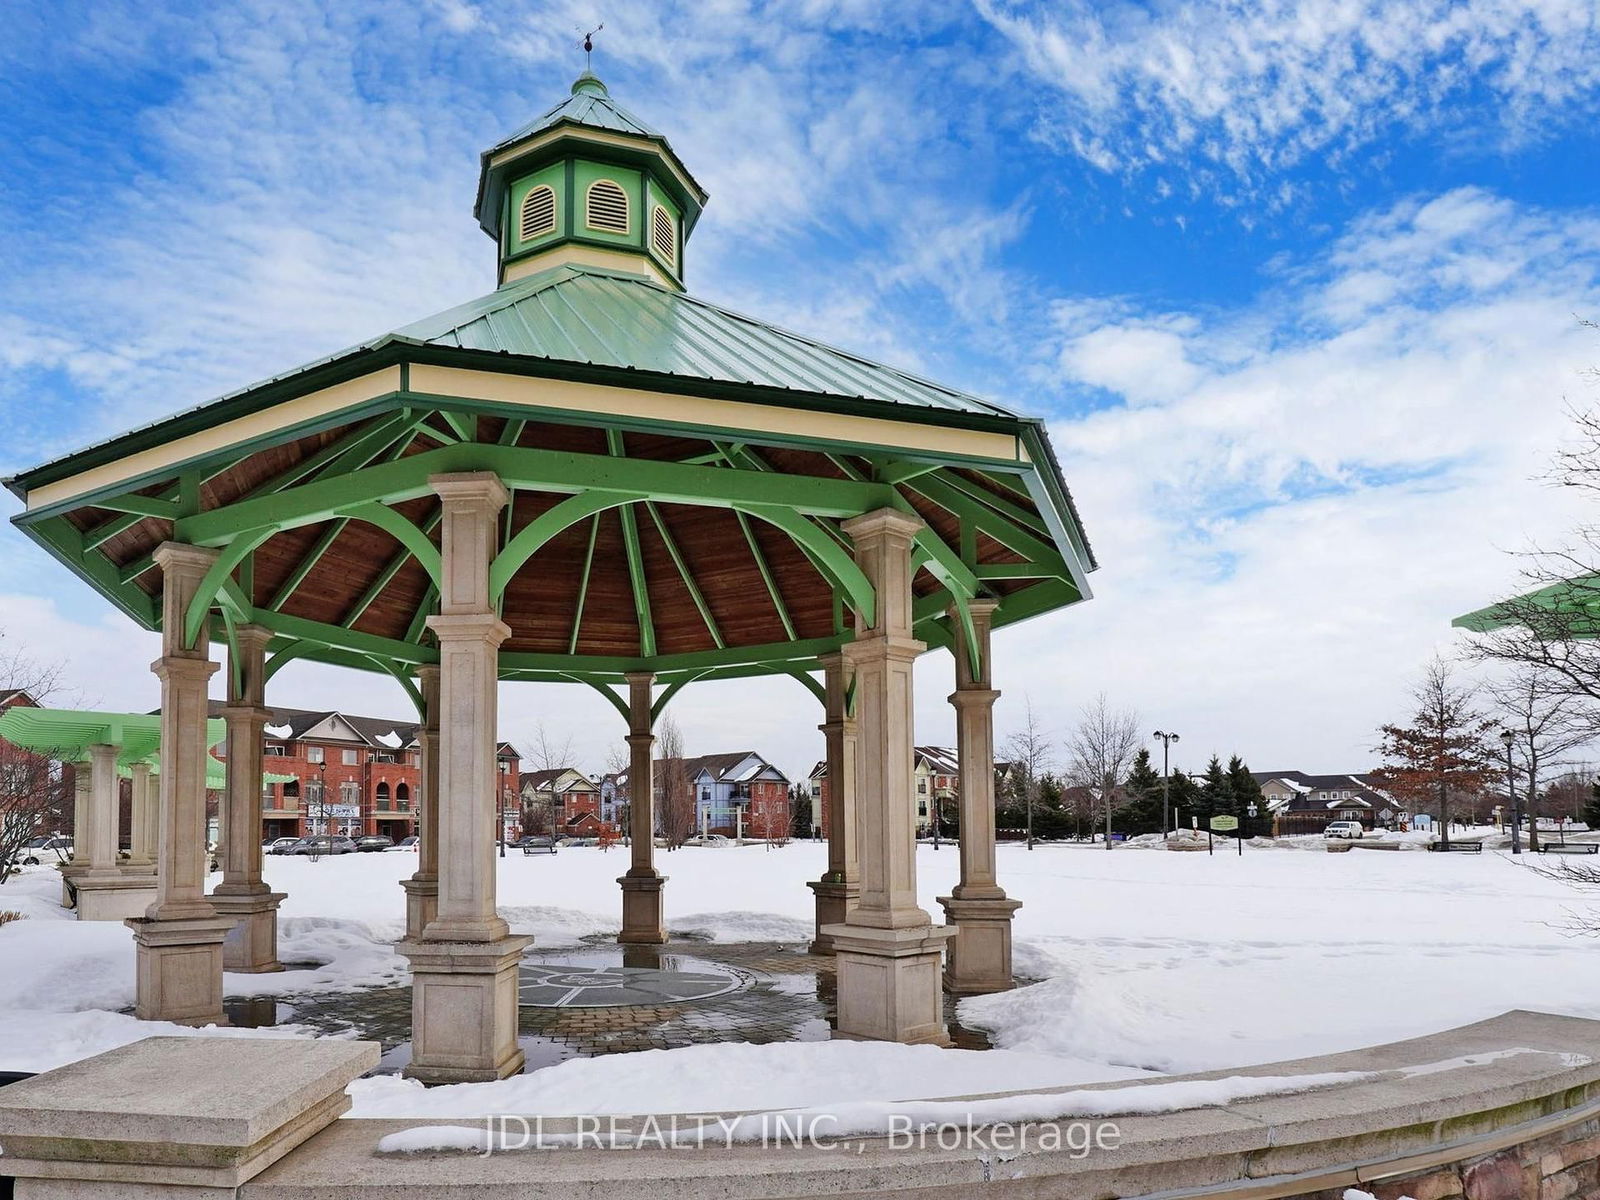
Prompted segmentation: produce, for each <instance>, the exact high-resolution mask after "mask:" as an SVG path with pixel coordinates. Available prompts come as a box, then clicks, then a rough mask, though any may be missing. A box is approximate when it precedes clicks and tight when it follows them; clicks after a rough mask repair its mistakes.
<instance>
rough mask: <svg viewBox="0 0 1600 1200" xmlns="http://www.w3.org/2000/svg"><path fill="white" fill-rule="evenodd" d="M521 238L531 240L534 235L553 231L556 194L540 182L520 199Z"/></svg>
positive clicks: (542, 234) (538, 235) (554, 226)
mask: <svg viewBox="0 0 1600 1200" xmlns="http://www.w3.org/2000/svg"><path fill="white" fill-rule="evenodd" d="M519 228H520V230H521V235H522V240H523V241H525V242H531V241H532V240H533V239H534V238H536V237H543V236H544V235H545V234H547V233H554V232H555V228H556V194H555V192H554V190H552V189H551V188H548V187H546V186H545V185H543V184H540V185H539V186H538V187H536V188H534V189H533V190H532V191H530V192H529V193H528V194H527V196H526V197H525V198H524V199H523V201H522V222H521V225H520V227H519Z"/></svg>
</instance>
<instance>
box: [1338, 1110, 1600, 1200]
mask: <svg viewBox="0 0 1600 1200" xmlns="http://www.w3.org/2000/svg"><path fill="white" fill-rule="evenodd" d="M1366 1190H1368V1191H1370V1192H1371V1194H1372V1195H1373V1196H1375V1197H1377V1200H1406V1198H1409V1200H1453V1198H1454V1197H1464V1198H1465V1200H1591V1198H1593V1197H1600V1119H1590V1120H1587V1121H1583V1122H1581V1123H1579V1124H1577V1125H1571V1126H1568V1127H1567V1128H1566V1129H1562V1130H1558V1131H1556V1132H1554V1133H1550V1134H1546V1135H1545V1136H1544V1137H1537V1138H1533V1139H1532V1140H1530V1141H1526V1142H1523V1143H1521V1144H1520V1145H1516V1146H1512V1147H1509V1148H1508V1149H1505V1150H1502V1151H1500V1152H1499V1153H1497V1154H1491V1155H1488V1156H1487V1157H1481V1156H1480V1157H1477V1158H1472V1159H1468V1160H1466V1161H1463V1162H1458V1163H1451V1164H1449V1165H1447V1166H1443V1167H1437V1168H1434V1169H1432V1170H1427V1171H1418V1172H1415V1173H1413V1174H1409V1175H1400V1176H1396V1177H1395V1178H1393V1179H1387V1180H1384V1181H1383V1182H1382V1183H1374V1184H1370V1185H1369V1186H1368V1188H1367V1189H1366ZM1309 1195H1310V1196H1311V1197H1315V1198H1316V1200H1342V1197H1343V1195H1344V1192H1343V1190H1341V1189H1330V1190H1326V1191H1321V1192H1312V1193H1309Z"/></svg>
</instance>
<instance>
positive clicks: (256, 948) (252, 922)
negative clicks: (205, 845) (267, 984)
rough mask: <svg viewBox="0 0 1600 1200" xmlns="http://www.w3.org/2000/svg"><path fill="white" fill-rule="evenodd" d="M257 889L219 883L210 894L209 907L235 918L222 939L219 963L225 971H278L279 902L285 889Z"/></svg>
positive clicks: (279, 964)
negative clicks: (238, 887) (220, 962)
mask: <svg viewBox="0 0 1600 1200" xmlns="http://www.w3.org/2000/svg"><path fill="white" fill-rule="evenodd" d="M257 886H258V888H259V890H252V891H237V892H236V891H233V890H231V889H230V888H229V887H228V885H227V884H223V883H219V884H218V885H217V890H216V891H215V892H213V893H212V894H211V907H212V908H214V909H216V910H217V916H219V917H226V918H228V919H230V920H232V921H234V922H235V924H234V926H233V928H232V929H231V930H229V931H228V936H227V937H226V938H225V939H224V940H223V943H222V967H223V969H224V970H226V971H243V972H246V973H249V974H262V973H265V972H268V971H281V970H283V964H282V963H281V962H279V961H278V905H280V904H282V903H283V901H284V897H285V896H286V894H287V893H284V892H273V891H268V890H267V886H266V884H264V883H263V884H259V885H257Z"/></svg>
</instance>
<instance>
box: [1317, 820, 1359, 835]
mask: <svg viewBox="0 0 1600 1200" xmlns="http://www.w3.org/2000/svg"><path fill="white" fill-rule="evenodd" d="M1366 835H1367V831H1366V830H1365V829H1363V828H1362V827H1361V822H1360V821H1329V822H1328V827H1327V828H1326V829H1324V830H1323V831H1322V836H1323V837H1330V838H1349V839H1351V840H1355V839H1357V838H1363V837H1366Z"/></svg>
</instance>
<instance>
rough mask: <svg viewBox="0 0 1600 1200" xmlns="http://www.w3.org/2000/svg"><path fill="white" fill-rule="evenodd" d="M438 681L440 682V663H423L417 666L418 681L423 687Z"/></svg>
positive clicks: (435, 683)
mask: <svg viewBox="0 0 1600 1200" xmlns="http://www.w3.org/2000/svg"><path fill="white" fill-rule="evenodd" d="M438 682H439V664H438V663H421V664H419V665H418V666H417V683H418V684H419V685H421V686H422V687H427V686H429V685H430V684H433V685H437V684H438Z"/></svg>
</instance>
